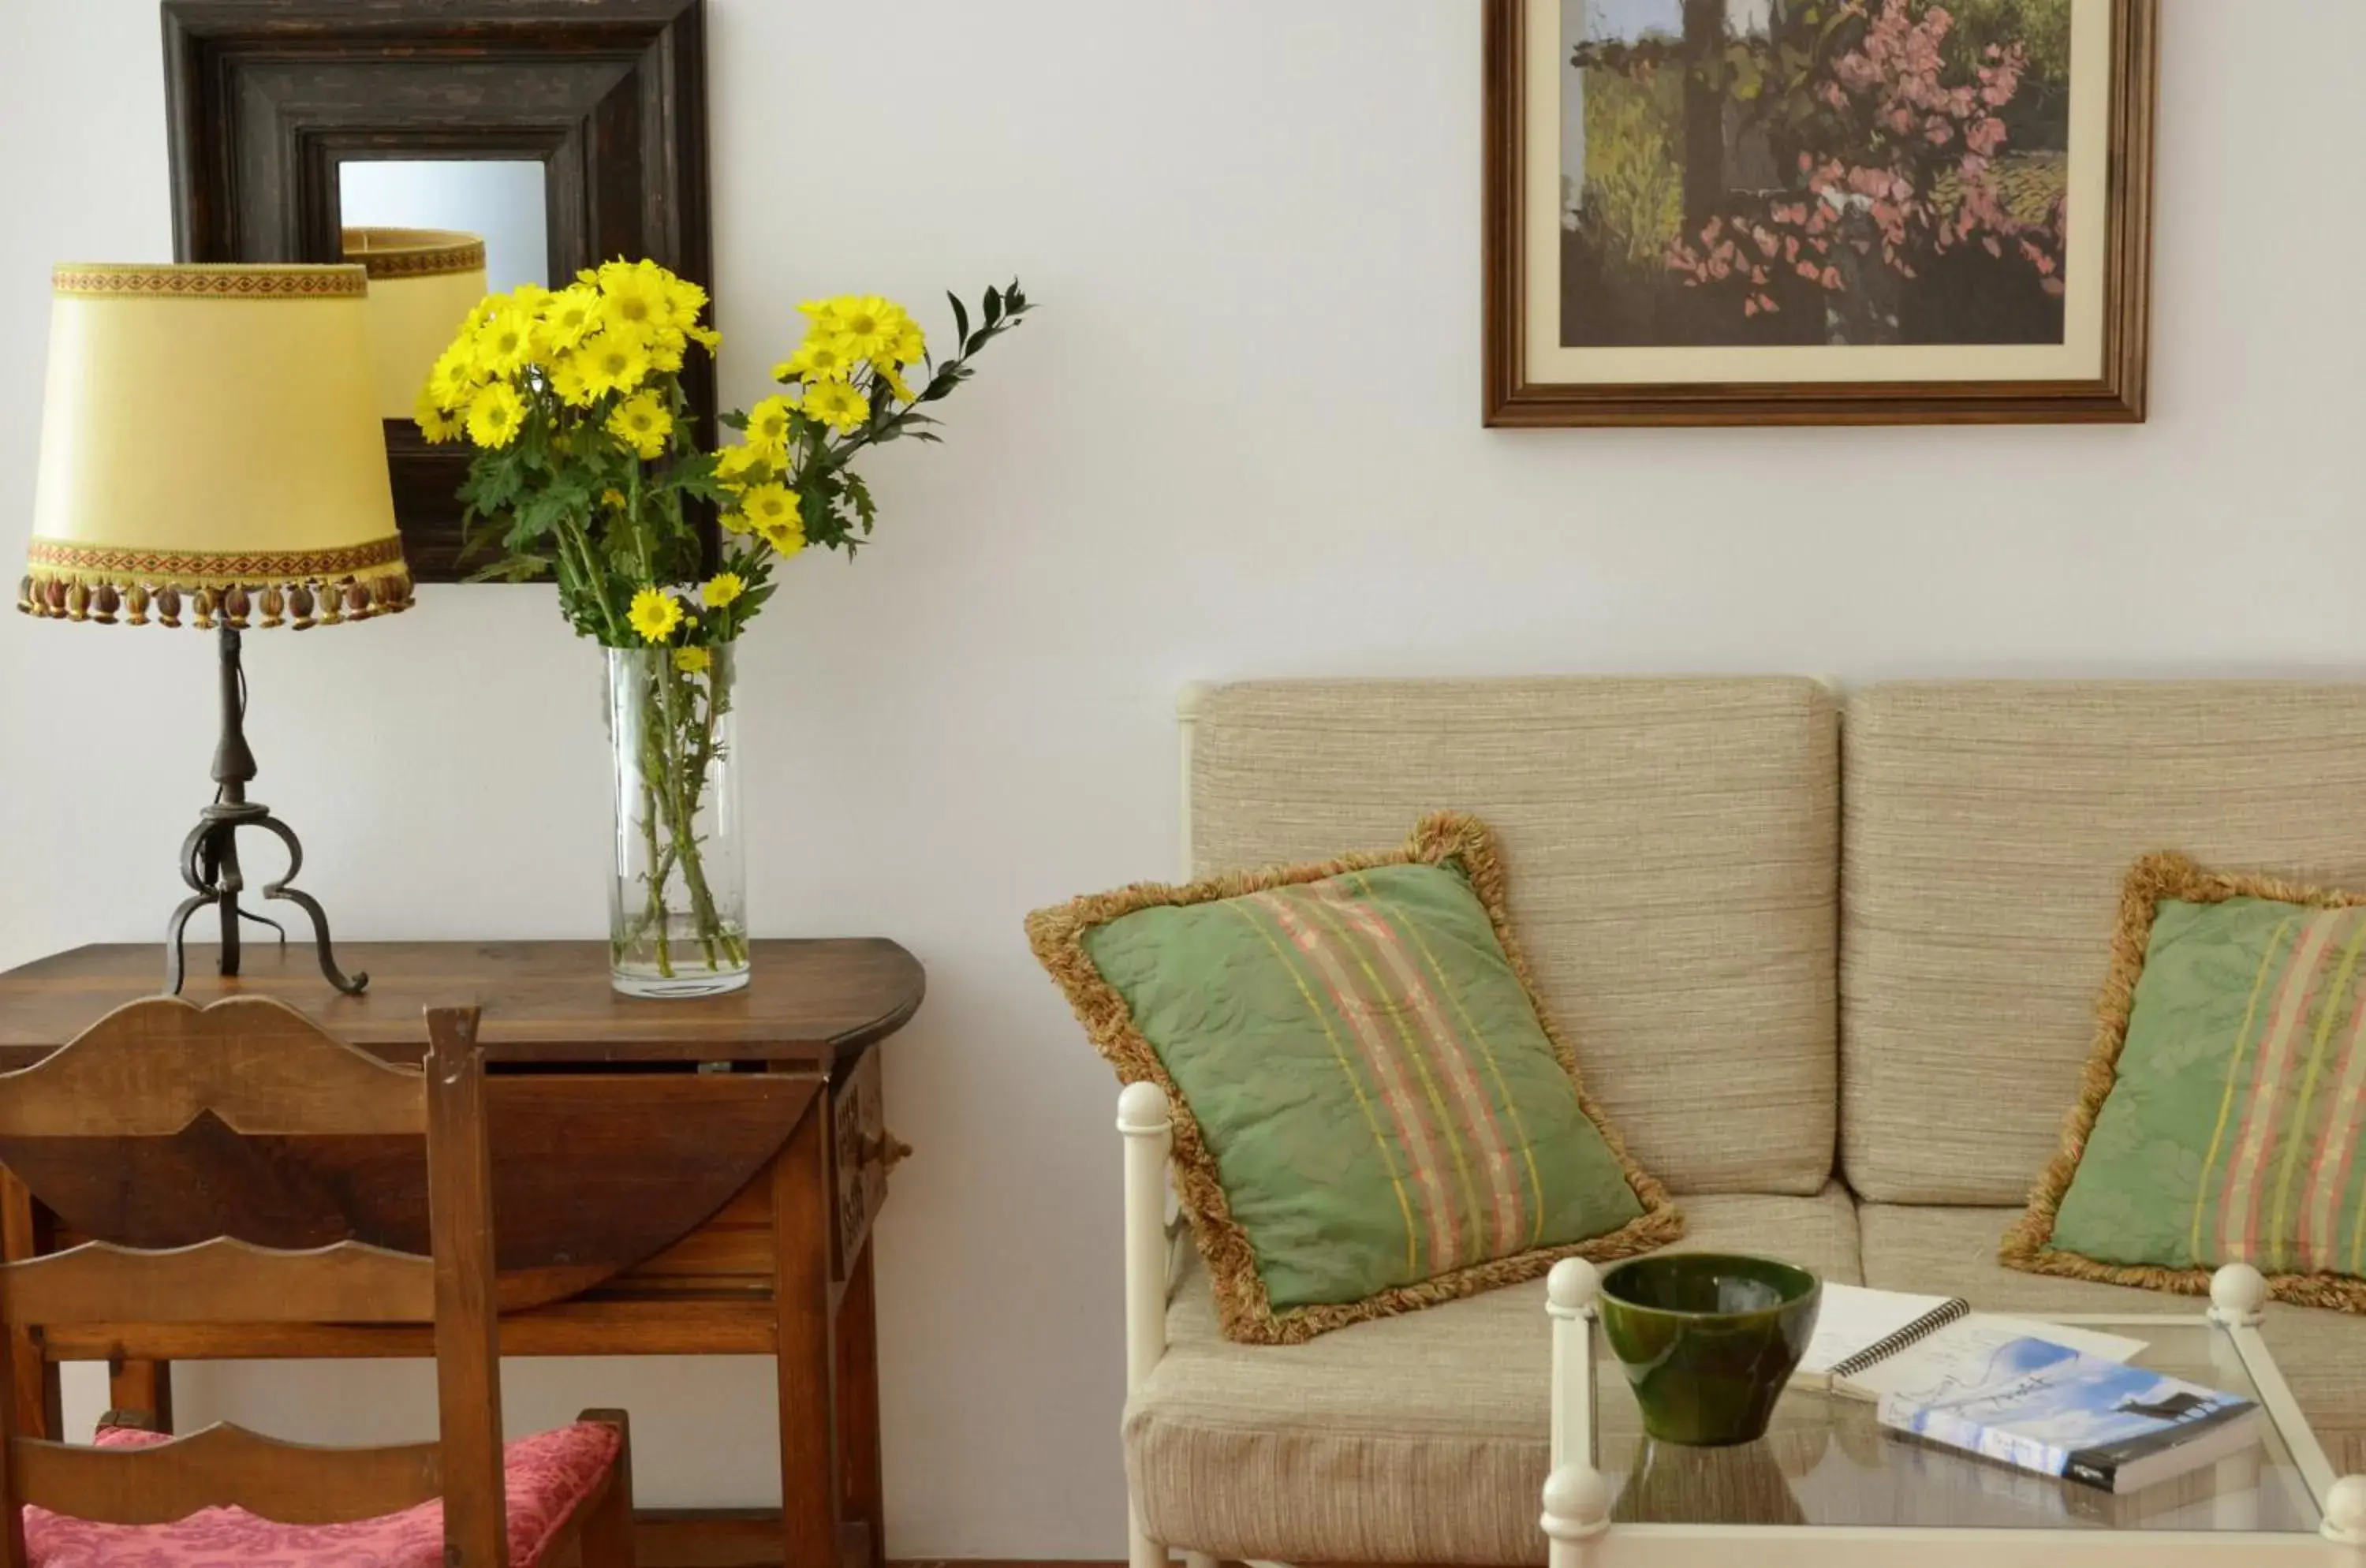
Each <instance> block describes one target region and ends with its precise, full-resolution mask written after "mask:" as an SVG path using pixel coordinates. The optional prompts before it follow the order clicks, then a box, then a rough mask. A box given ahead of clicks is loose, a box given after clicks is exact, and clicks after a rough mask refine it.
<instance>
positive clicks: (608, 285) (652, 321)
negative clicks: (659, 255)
mask: <svg viewBox="0 0 2366 1568" xmlns="http://www.w3.org/2000/svg"><path fill="white" fill-rule="evenodd" d="M600 319H601V321H603V322H605V323H606V324H607V326H608V328H609V329H610V330H611V331H614V329H615V328H617V327H624V328H625V329H627V330H629V331H639V332H648V333H655V332H657V331H658V330H659V328H661V327H670V326H672V325H674V319H673V305H672V302H671V301H670V299H668V298H667V296H666V283H665V273H664V269H663V268H661V267H659V265H657V264H656V263H655V262H648V261H643V262H637V263H625V262H610V263H609V264H608V265H605V266H603V267H602V268H601V269H600Z"/></svg>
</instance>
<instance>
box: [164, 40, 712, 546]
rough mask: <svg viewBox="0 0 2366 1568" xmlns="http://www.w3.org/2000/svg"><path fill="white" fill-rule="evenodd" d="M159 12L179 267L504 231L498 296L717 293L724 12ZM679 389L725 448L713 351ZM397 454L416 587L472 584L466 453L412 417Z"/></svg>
mask: <svg viewBox="0 0 2366 1568" xmlns="http://www.w3.org/2000/svg"><path fill="white" fill-rule="evenodd" d="M162 5H163V30H164V71H165V85H166V104H167V113H168V117H169V123H170V130H171V138H172V178H173V243H174V249H175V254H176V256H177V257H178V259H180V260H182V261H185V262H332V261H337V260H339V259H341V258H342V257H343V255H344V250H345V246H344V241H343V237H342V231H344V229H345V228H347V227H356V226H362V225H369V226H377V227H393V228H419V229H429V230H460V231H467V232H469V233H478V232H479V231H487V232H484V233H482V234H481V235H480V237H482V238H484V239H485V240H486V242H487V243H486V254H487V265H488V275H489V278H490V287H491V288H494V289H497V290H498V289H502V288H511V287H514V286H515V285H516V284H518V283H520V282H529V281H531V282H540V283H544V284H546V285H547V286H550V287H554V288H555V287H558V286H560V285H562V284H564V283H565V282H566V281H567V280H569V278H571V277H572V276H574V275H575V273H576V272H577V271H578V270H579V269H580V268H582V267H585V266H588V265H593V264H594V263H596V262H599V261H602V260H606V259H610V258H614V257H616V256H625V257H631V258H638V257H641V256H648V257H650V258H652V259H654V260H656V261H657V262H659V264H661V265H665V266H667V267H670V268H671V269H672V270H673V271H674V272H676V273H678V274H680V275H681V276H684V277H687V278H689V279H691V280H692V281H693V282H696V283H698V284H700V285H702V286H703V287H704V288H706V289H707V290H708V291H709V292H710V293H711V292H712V291H713V289H714V287H715V277H714V255H713V239H712V236H711V233H710V231H709V228H708V197H707V158H706V44H705V17H704V0H162ZM537 196H538V197H539V200H538V202H537V200H536V197H537ZM682 382H683V389H684V390H685V392H686V393H687V394H688V395H689V397H690V398H691V400H692V402H693V406H694V407H695V408H696V409H697V410H698V411H699V422H700V429H699V439H700V441H701V442H702V444H704V445H708V446H711V445H712V444H713V441H714V435H715V430H714V425H715V372H714V363H713V361H712V360H711V359H709V358H707V357H706V356H704V355H692V356H691V359H690V362H689V363H688V364H687V365H685V367H684V368H683V373H682ZM389 412H392V411H389ZM387 448H388V457H389V466H390V468H391V469H392V473H393V479H394V493H395V509H396V513H397V514H398V516H399V517H400V521H401V525H402V536H403V546H404V549H405V552H406V553H407V554H408V556H409V557H410V560H411V571H412V573H413V575H414V576H415V577H417V578H419V579H420V580H422V581H430V582H435V581H444V582H450V581H459V580H460V579H462V578H463V577H465V576H466V575H467V572H468V566H466V565H464V564H463V561H462V542H463V541H462V535H461V512H460V504H459V502H457V501H456V499H455V498H454V491H456V489H457V488H458V486H459V484H460V482H461V479H463V477H464V476H465V474H466V471H467V468H468V454H467V452H466V450H465V449H464V448H460V447H455V446H429V445H427V444H426V442H425V441H424V440H423V438H422V437H421V435H420V434H419V431H418V429H417V427H416V426H415V425H413V424H412V423H411V422H410V420H409V419H408V418H395V417H389V420H388V422H387Z"/></svg>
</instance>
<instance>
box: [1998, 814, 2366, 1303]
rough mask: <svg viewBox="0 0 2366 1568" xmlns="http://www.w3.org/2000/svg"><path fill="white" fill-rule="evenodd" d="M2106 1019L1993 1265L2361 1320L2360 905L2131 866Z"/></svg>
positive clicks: (2363, 902)
mask: <svg viewBox="0 0 2366 1568" xmlns="http://www.w3.org/2000/svg"><path fill="white" fill-rule="evenodd" d="M2099 1017H2100V1025H2099V1029H2098V1033H2097V1038H2096V1043H2095V1049H2094V1054H2093V1055H2092V1056H2091V1057H2090V1061H2089V1064H2088V1069H2087V1081H2086V1086H2085V1092H2084V1094H2083V1095H2082V1096H2081V1097H2080V1100H2079V1104H2078V1105H2077V1106H2076V1107H2074V1108H2073V1110H2072V1111H2071V1114H2070V1118H2069V1122H2068V1125H2067V1127H2066V1128H2065V1130H2064V1134H2063V1148H2062V1152H2061V1153H2060V1154H2059V1155H2057V1156H2056V1157H2055V1160H2054V1163H2053V1165H2052V1167H2050V1168H2048V1169H2047V1171H2046V1173H2045V1177H2044V1178H2043V1179H2041V1180H2040V1182H2039V1183H2038V1187H2037V1190H2036V1191H2035V1192H2034V1194H2033V1195H2032V1198H2031V1201H2030V1208H2029V1212H2028V1213H2026V1214H2025V1215H2023V1216H2022V1220H2021V1222H2020V1223H2019V1224H2017V1225H2016V1226H2015V1227H2014V1228H2013V1230H2012V1231H2011V1233H2009V1234H2008V1235H2007V1236H2006V1237H2005V1243H2004V1248H2003V1254H2002V1256H2003V1259H2004V1261H2005V1262H2006V1263H2009V1264H2011V1265H2012V1266H2013V1267H2015V1268H2020V1269H2028V1270H2031V1271H2032V1272H2036V1273H2046V1274H2061V1275H2067V1276H2069V1277H2072V1278H2075V1279H2083V1280H2103V1281H2106V1282H2109V1283H2113V1284H2122V1285H2138V1286H2146V1287H2150V1288H2154V1289H2160V1290H2171V1291H2179V1292H2186V1293H2188V1294H2196V1295H2201V1294H2207V1293H2208V1292H2209V1289H2210V1275H2211V1271H2212V1270H2213V1269H2216V1268H2218V1267H2219V1266H2221V1265H2223V1264H2227V1263H2248V1264H2250V1265H2251V1266H2252V1267H2254V1268H2256V1269H2259V1271H2260V1272H2261V1273H2262V1274H2265V1275H2266V1276H2267V1277H2268V1283H2269V1289H2270V1292H2271V1293H2272V1294H2273V1295H2275V1296H2276V1297H2278V1298H2279V1299H2281V1300H2283V1301H2288V1302H2295V1303H2301V1304H2303V1305H2308V1306H2324V1307H2336V1308H2339V1309H2341V1310H2343V1311H2346V1312H2366V1280H2361V1278H2360V1276H2361V1275H2366V1159H2362V1158H2360V1145H2361V1143H2366V895H2360V894H2353V893H2338V892H2328V891H2326V890H2324V889H2320V888H2314V887H2301V886H2293V885H2290V884H2287V883H2282V882H2277V881H2272V880H2270V879H2267V878H2263V877H2249V876H2225V875H2218V874H2212V873H2209V872H2205V871H2203V870H2202V869H2201V868H2200V867H2198V866H2196V865H2195V864H2194V863H2192V862H2191V861H2189V860H2186V859H2184V858H2183V857H2182V856H2178V855H2156V856H2153V857H2151V858H2150V859H2147V860H2145V861H2142V862H2139V863H2137V865H2136V867H2135V870H2134V871H2133V872H2132V873H2130V874H2129V877H2128V882H2127V887H2126V891H2125V894H2124V898H2123V903H2122V910H2121V927H2120V931H2119V934H2118V936H2117V938H2116V939H2115V942H2114V953H2113V974H2112V977H2111V979H2110V980H2109V981H2108V982H2107V983H2106V985H2105V987H2104V992H2103V1000H2102V1003H2101V1008H2100V1009H2099Z"/></svg>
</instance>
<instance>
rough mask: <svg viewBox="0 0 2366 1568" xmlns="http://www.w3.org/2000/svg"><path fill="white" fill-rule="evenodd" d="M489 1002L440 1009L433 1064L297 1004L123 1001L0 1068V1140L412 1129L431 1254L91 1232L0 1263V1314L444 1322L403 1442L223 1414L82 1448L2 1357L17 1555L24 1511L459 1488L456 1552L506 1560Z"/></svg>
mask: <svg viewBox="0 0 2366 1568" xmlns="http://www.w3.org/2000/svg"><path fill="white" fill-rule="evenodd" d="M477 1022H478V1015H477V1012H476V1010H474V1009H431V1010H429V1011H428V1013H427V1030H428V1038H429V1045H428V1052H427V1056H426V1059H425V1061H424V1063H423V1065H422V1066H417V1067H411V1066H395V1065H392V1064H389V1063H386V1062H382V1061H380V1060H378V1059H377V1057H375V1056H371V1055H367V1054H366V1053H364V1052H361V1051H357V1050H355V1049H354V1048H353V1047H352V1046H350V1045H347V1044H345V1043H343V1042H342V1041H339V1040H337V1039H335V1038H334V1037H332V1035H330V1034H329V1033H327V1032H325V1031H323V1030H322V1029H321V1027H320V1026H319V1025H317V1024H315V1023H313V1022H312V1021H310V1020H309V1019H307V1018H306V1017H305V1016H304V1015H303V1014H301V1013H299V1012H298V1011H296V1010H294V1009H293V1008H290V1007H287V1005H286V1004H284V1003H281V1002H277V1001H274V1000H271V999H269V998H261V997H238V998H230V999H228V1000H224V1001H219V1002H216V1003H214V1004H213V1005H212V1006H210V1007H207V1008H203V1009H200V1008H197V1007H196V1006H194V1005H192V1004H190V1003H188V1002H185V1001H182V1000H181V999H179V998H175V997H155V998H148V999H145V1000H142V1001H137V1002H131V1003H129V1004H127V1005H125V1006H123V1007H120V1008H118V1009H117V1010H115V1011H113V1012H111V1013H109V1014H107V1017H105V1018H103V1019H101V1020H99V1021H98V1022H96V1023H95V1024H93V1025H92V1026H91V1027H90V1028H89V1029H88V1030H86V1031H84V1032H83V1033H82V1034H80V1035H78V1036H76V1037H75V1038H74V1039H73V1041H71V1042H70V1043H67V1044H65V1045H64V1046H62V1047H61V1048H60V1049H58V1050H57V1051H55V1052H53V1053H51V1055H49V1056H47V1057H46V1058H44V1059H43V1060H42V1061H40V1062H39V1063H37V1064H36V1065H34V1066H30V1067H27V1068H25V1069H23V1070H21V1071H18V1072H14V1073H7V1074H0V1138H169V1137H172V1136H174V1135H175V1134H178V1133H180V1132H181V1131H182V1130H183V1129H185V1128H186V1127H188V1126H189V1125H190V1124H191V1123H192V1122H196V1121H197V1119H199V1118H200V1117H204V1116H208V1115H210V1116H212V1117H213V1118H214V1119H215V1120H216V1121H218V1122H220V1123H221V1124H222V1125H223V1126H224V1127H226V1128H227V1129H228V1130H229V1131H230V1132H231V1133H233V1134H240V1135H242V1136H248V1137H289V1136H298V1137H301V1136H334V1135H345V1136H351V1135H368V1134H378V1135H386V1134H397V1135H401V1134H409V1135H412V1136H422V1137H424V1139H425V1140H426V1145H427V1190H428V1225H429V1235H430V1246H431V1247H432V1249H433V1251H432V1255H431V1256H425V1257H423V1256H419V1255H416V1254H411V1253H404V1252H394V1251H389V1250H387V1249H385V1248H383V1247H372V1246H368V1245H366V1244H365V1243H362V1242H357V1241H343V1242H339V1243H337V1244H335V1245H333V1246H330V1247H317V1248H313V1249H310V1250H308V1251H301V1252H295V1251H282V1250H279V1249H276V1248H271V1247H255V1246H253V1245H251V1244H249V1243H247V1242H244V1241H241V1240H238V1239H236V1238H233V1237H228V1236H223V1237H217V1238H215V1239H213V1240H209V1241H206V1242H202V1243H199V1244H198V1245H197V1246H194V1247H177V1248H174V1249H172V1250H169V1251H149V1250H143V1249H140V1248H134V1247H118V1246H116V1245H114V1244H112V1243H109V1242H105V1241H92V1242H86V1243H84V1244H83V1245H82V1246H79V1247H73V1248H70V1249H68V1250H66V1251H64V1252H60V1253H55V1254H52V1255H50V1256H47V1257H42V1258H31V1259H27V1260H24V1261H20V1262H16V1263H11V1264H6V1265H5V1266H0V1323H5V1324H6V1326H7V1328H8V1329H9V1330H10V1331H12V1332H21V1331H25V1330H37V1329H39V1328H40V1327H41V1326H43V1325H53V1324H66V1323H181V1324H190V1323H379V1324H384V1323H427V1322H432V1323H434V1325H435V1362H436V1381H437V1387H438V1398H437V1405H438V1413H439V1418H440V1430H439V1433H438V1440H437V1441H435V1442H433V1443H415V1444H410V1445H407V1446H403V1447H399V1448H387V1449H322V1448H313V1447H310V1446H306V1445H301V1444H293V1443H284V1442H280V1441H278V1440H276V1439H275V1438H268V1437H265V1436H262V1435H261V1434H258V1433H254V1432H250V1431H248V1430H246V1429H244V1428H243V1427H235V1426H229V1425H222V1426H216V1427H208V1428H207V1429H206V1430H204V1431H202V1432H199V1433H197V1434H195V1435H194V1436H191V1437H188V1438H180V1439H177V1440H175V1441H173V1442H169V1443H162V1444H158V1445H156V1446H154V1447H152V1448H142V1449H94V1448H81V1447H73V1446H69V1445H65V1444H62V1443H55V1442H48V1441H43V1440H41V1439H39V1438H31V1437H28V1436H26V1435H24V1434H23V1433H21V1432H19V1431H17V1429H16V1420H17V1401H16V1400H15V1398H14V1397H13V1394H14V1391H13V1389H11V1388H9V1387H8V1386H6V1383H7V1380H9V1379H10V1378H12V1377H13V1376H14V1375H15V1369H14V1368H13V1367H12V1366H11V1364H10V1360H11V1359H10V1358H9V1357H7V1356H6V1355H0V1433H5V1436H6V1442H5V1443H0V1507H5V1518H6V1529H0V1568H20V1565H22V1564H23V1563H24V1562H25V1561H26V1559H25V1542H24V1524H23V1509H24V1508H25V1507H26V1506H28V1505H32V1506H40V1507H45V1508H49V1509H51V1510H53V1511H55V1512H57V1513H61V1514H65V1515H70V1516H72V1517H76V1518H83V1519H94V1520H99V1521H103V1522H106V1523H111V1524H126V1525H142V1524H160V1523H163V1522H166V1521H168V1520H172V1519H176V1518H181V1517H186V1515H188V1514H190V1513H192V1512H195V1511H196V1510H197V1509H199V1508H204V1507H216V1506H239V1507H243V1508H245V1509H247V1510H248V1511H250V1512H252V1513H254V1514H258V1515H260V1516H262V1517H265V1518H269V1519H275V1520H278V1521H280V1522H283V1523H287V1524H332V1523H344V1522H347V1521H351V1520H355V1519H366V1518H373V1517H377V1516H379V1515H383V1514H390V1513H396V1512H400V1510H402V1509H404V1508H408V1507H411V1506H415V1505H417V1504H420V1503H423V1502H426V1501H428V1500H429V1499H431V1498H435V1497H441V1498H443V1499H444V1510H445V1542H446V1561H447V1562H451V1563H454V1564H466V1565H467V1568H479V1565H484V1568H501V1564H503V1563H504V1562H505V1561H506V1554H507V1530H506V1528H505V1520H504V1516H503V1499H502V1479H501V1384H500V1380H499V1376H498V1366H499V1362H498V1356H499V1351H498V1339H497V1337H498V1333H499V1327H498V1324H497V1321H496V1317H495V1307H494V1293H493V1292H494V1272H493V1230H492V1205H491V1185H492V1183H491V1160H490V1151H489V1150H488V1148H487V1145H486V1141H485V1106H484V1064H483V1057H482V1055H481V1052H480V1050H479V1046H478V1043H477Z"/></svg>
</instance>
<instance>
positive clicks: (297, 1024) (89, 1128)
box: [0, 997, 427, 1138]
mask: <svg viewBox="0 0 2366 1568" xmlns="http://www.w3.org/2000/svg"><path fill="white" fill-rule="evenodd" d="M208 1113H210V1114H211V1115H213V1116H214V1117H216V1118H217V1119H219V1120H220V1122H222V1123H223V1124H224V1125H226V1126H228V1127H229V1128H230V1129H231V1131H232V1132H234V1133H241V1134H247V1135H249V1136H261V1135H264V1134H283V1135H285V1134H312V1135H316V1136H321V1135H329V1134H372V1133H376V1134H409V1135H411V1136H412V1137H417V1136H419V1135H421V1134H423V1133H425V1132H426V1130H427V1111H426V1100H425V1097H424V1095H423V1093H422V1084H421V1080H420V1069H418V1068H416V1067H403V1066H390V1065H389V1064H388V1063H385V1062H381V1061H379V1060H378V1059H377V1057H375V1056H373V1055H369V1054H368V1053H366V1052H364V1051H357V1050H355V1048H354V1047H352V1046H350V1045H347V1044H345V1043H344V1042H343V1041H340V1040H338V1039H336V1038H334V1037H333V1036H332V1035H330V1034H328V1033H327V1032H324V1031H322V1030H321V1027H320V1026H319V1025H318V1024H315V1023H314V1022H312V1021H311V1020H310V1019H308V1018H306V1017H305V1016H304V1015H303V1014H302V1013H299V1012H298V1011H297V1010H295V1009H294V1008H291V1007H289V1006H288V1005H287V1003H285V1002H282V1001H277V1000H275V999H273V998H268V997H234V998H230V999H228V1000H226V1001H219V1002H216V1003H214V1004H213V1005H212V1006H211V1007H208V1008H198V1007H197V1006H195V1005H193V1004H191V1003H189V1002H186V1001H183V1000H181V999H180V998H177V997H151V998H144V999H142V1000H140V1001H136V1002H127V1003H126V1004H124V1005H123V1006H122V1007H119V1008H118V1009H116V1010H114V1011H113V1012H111V1013H108V1014H107V1016H106V1017H105V1018H102V1019H100V1020H99V1021H97V1022H96V1023H95V1024H93V1025H91V1026H90V1028H88V1029H86V1030H84V1032H82V1033H81V1034H79V1035H77V1036H75V1037H74V1039H73V1041H71V1042H70V1043H67V1044H65V1045H63V1046H62V1047H61V1048H59V1049H58V1050H56V1051H54V1052H52V1053H51V1054H50V1055H48V1056H46V1057H44V1058H43V1059H42V1060H40V1061H39V1062H38V1063H36V1064H34V1065H33V1066H29V1067H26V1068H23V1069H21V1070H19V1071H17V1072H13V1073H5V1074H0V1137H12V1138H90V1137H131V1138H145V1137H158V1138H161V1137H170V1136H171V1135H172V1134H175V1133H177V1132H179V1131H180V1130H181V1129H182V1128H184V1127H186V1126H187V1125H189V1124H190V1123H191V1122H195V1121H196V1120H197V1118H198V1117H200V1116H202V1115H206V1114H208Z"/></svg>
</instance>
